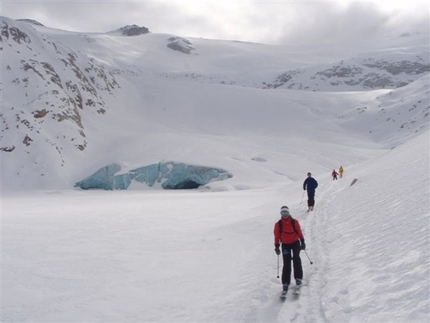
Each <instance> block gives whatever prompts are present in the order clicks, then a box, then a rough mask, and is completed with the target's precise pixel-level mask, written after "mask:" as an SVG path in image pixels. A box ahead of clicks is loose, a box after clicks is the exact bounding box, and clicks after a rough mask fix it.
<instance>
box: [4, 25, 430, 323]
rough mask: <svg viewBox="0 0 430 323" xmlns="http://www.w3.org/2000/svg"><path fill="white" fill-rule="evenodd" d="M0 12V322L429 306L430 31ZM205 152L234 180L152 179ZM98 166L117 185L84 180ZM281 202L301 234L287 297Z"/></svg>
mask: <svg viewBox="0 0 430 323" xmlns="http://www.w3.org/2000/svg"><path fill="white" fill-rule="evenodd" d="M0 28H1V33H0V37H1V38H0V40H1V51H2V55H1V59H2V80H1V82H2V86H1V91H2V111H1V119H2V128H1V133H0V149H1V151H0V154H1V159H0V161H1V169H2V177H1V184H2V185H1V189H2V191H1V200H0V206H1V217H2V218H1V220H2V221H1V223H2V246H1V248H2V250H1V252H2V257H1V259H0V261H1V267H0V270H1V276H2V299H1V303H2V304H1V305H2V309H1V320H2V321H3V322H101V323H102V322H103V323H104V322H139V323H141V322H243V323H250V322H284V323H285V322H291V323H313V322H372V323H373V322H375V323H376V322H378V323H379V322H390V323H391V322H396V323H405V322H408V323H409V322H417V323H422V322H428V319H429V317H430V307H429V294H428V291H429V284H430V281H429V277H430V263H429V259H430V252H429V251H430V250H429V245H430V228H429V216H430V213H429V210H430V205H429V201H430V198H429V177H430V176H429V105H430V102H429V71H428V65H429V64H428V62H429V38H428V36H429V35H428V31H426V33H425V32H424V33H423V32H422V31H417V33H411V34H409V35H399V37H395V38H386V39H380V40H379V41H378V42H374V43H366V44H359V45H357V47H356V48H353V47H348V48H346V47H342V46H338V47H334V48H323V47H321V48H311V49H306V48H295V47H294V46H268V45H263V44H255V43H244V42H234V41H224V40H207V39H195V38H186V37H182V36H178V35H171V34H169V35H167V34H154V33H151V32H149V30H148V32H146V28H143V27H138V26H126V27H124V28H120V29H118V30H115V31H110V32H107V33H100V34H85V33H73V32H67V31H63V30H55V29H51V28H48V27H45V26H43V25H42V24H40V23H38V22H35V21H33V20H24V21H14V20H12V19H9V18H5V17H3V18H1V23H0ZM136 34H138V35H136ZM190 165H197V166H205V167H208V168H204V167H197V168H194V169H197V173H199V176H198V177H196V178H193V179H191V181H189V180H190V178H185V179H184V178H183V175H184V171H183V169H187V168H190V167H189V166H190ZM340 165H343V167H344V169H345V172H344V177H343V178H342V179H339V180H333V179H332V178H331V176H330V174H331V172H332V170H333V169H337V168H338V167H339V166H340ZM191 168H193V167H191ZM178 169H179V170H178ZM202 169H204V170H208V172H207V173H204V174H203V175H205V176H206V177H210V178H213V176H217V174H215V175H214V174H213V172H212V171H213V170H214V169H218V170H220V171H221V175H224V176H223V179H224V180H222V181H210V180H209V183H206V184H204V185H202V186H200V187H199V189H194V190H172V189H168V190H162V189H161V188H163V184H164V186H166V184H168V187H167V188H172V185H173V184H172V183H171V182H169V181H164V182H163V183H159V184H160V185H154V186H150V185H145V184H144V182H145V181H146V183H148V179H149V181H150V182H151V183H155V182H156V181H157V180H158V179H159V176H160V174H162V175H163V176H164V175H166V177H165V178H164V179H166V178H167V179H168V180H169V179H171V178H174V177H180V178H181V181H182V183H184V184H186V185H183V186H181V188H184V187H185V186H186V187H187V188H194V187H196V186H197V184H200V182H198V180H199V179H200V178H201V177H203V176H202V173H201V170H202ZM99 170H100V172H101V173H103V174H104V175H106V174H107V175H109V176H108V178H107V181H105V182H104V183H103V184H109V185H108V186H107V190H103V191H102V190H86V191H84V190H82V189H81V188H77V187H74V185H75V183H77V182H80V181H83V182H84V184H85V185H86V184H87V181H86V180H85V179H86V178H87V177H88V176H89V175H91V174H94V173H97V172H98V171H99ZM103 170H106V171H104V172H103ZM160 170H161V171H160ZM224 171H225V172H224ZM308 171H311V172H312V173H313V176H314V177H315V178H316V179H317V180H318V183H319V186H318V189H317V193H316V205H315V210H314V211H312V212H306V210H307V204H306V198H305V193H304V191H303V188H302V183H303V180H304V178H305V176H306V173H307V172H308ZM218 174H220V173H218ZM169 176H171V177H169ZM137 177H141V178H140V179H142V178H143V179H144V180H145V181H144V180H142V181H134V182H133V180H134V179H135V178H137ZM101 179H102V181H103V180H104V179H106V178H104V177H101ZM353 180H356V181H355V184H354V185H351V183H352V182H353ZM90 182H91V181H90ZM114 185H116V186H114ZM126 185H129V186H128V187H129V191H123V190H113V191H110V190H109V189H111V188H113V187H115V188H117V187H123V186H126ZM148 188H149V189H148ZM24 189H26V190H24ZM285 204H286V205H288V206H289V208H290V210H291V213H292V215H293V216H294V218H296V219H298V220H299V222H300V225H301V228H302V231H303V233H304V236H305V238H306V245H307V247H306V254H305V253H304V252H301V259H302V264H303V271H304V277H303V278H304V283H303V287H302V291H301V295H300V297H299V298H297V297H293V295H288V297H287V300H286V301H285V302H284V303H282V302H280V301H279V294H280V291H281V281H280V279H278V278H276V277H277V274H279V270H280V267H279V264H280V263H279V260H280V258H277V256H276V254H275V252H274V250H273V249H274V246H273V226H274V224H275V222H276V221H278V219H279V216H280V215H279V209H280V207H281V206H282V205H285ZM311 260H312V262H311ZM280 261H281V264H280V265H281V268H282V259H281V260H280ZM293 285H294V282H293Z"/></svg>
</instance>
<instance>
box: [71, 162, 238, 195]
mask: <svg viewBox="0 0 430 323" xmlns="http://www.w3.org/2000/svg"><path fill="white" fill-rule="evenodd" d="M121 170H122V167H121V165H119V164H115V163H114V164H110V165H108V166H105V167H102V168H100V169H99V170H98V171H96V172H95V173H94V174H92V175H91V176H88V177H87V178H85V179H83V180H82V181H80V182H77V183H76V184H75V186H76V187H80V188H82V189H85V190H87V189H103V190H126V189H127V188H128V187H129V186H130V185H131V184H132V182H133V181H135V182H139V183H143V184H146V185H148V186H149V187H152V186H154V184H156V183H161V186H162V188H164V189H192V188H198V187H199V186H202V185H206V184H207V183H209V182H211V181H222V180H225V179H228V178H231V177H233V175H232V174H231V173H229V172H227V171H225V170H223V169H220V168H214V167H206V166H196V165H188V164H184V163H176V162H164V163H158V164H153V165H149V166H144V167H140V168H136V169H133V170H130V171H128V172H126V173H120V174H118V175H115V174H117V173H119V172H121Z"/></svg>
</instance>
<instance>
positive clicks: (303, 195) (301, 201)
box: [300, 190, 305, 204]
mask: <svg viewBox="0 0 430 323" xmlns="http://www.w3.org/2000/svg"><path fill="white" fill-rule="evenodd" d="M304 197H305V191H304V190H303V194H302V199H301V200H300V204H302V203H303V198H304Z"/></svg>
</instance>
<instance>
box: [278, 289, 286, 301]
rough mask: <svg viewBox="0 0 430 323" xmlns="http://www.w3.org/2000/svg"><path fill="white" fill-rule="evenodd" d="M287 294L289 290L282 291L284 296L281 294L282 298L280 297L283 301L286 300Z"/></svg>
mask: <svg viewBox="0 0 430 323" xmlns="http://www.w3.org/2000/svg"><path fill="white" fill-rule="evenodd" d="M287 293H288V291H287V290H284V291H282V294H281V296H279V297H280V298H281V299H282V300H285V299H286V298H287Z"/></svg>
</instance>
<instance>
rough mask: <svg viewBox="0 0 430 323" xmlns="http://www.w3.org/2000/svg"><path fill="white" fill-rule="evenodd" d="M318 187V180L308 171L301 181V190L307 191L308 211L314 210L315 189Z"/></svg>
mask: <svg viewBox="0 0 430 323" xmlns="http://www.w3.org/2000/svg"><path fill="white" fill-rule="evenodd" d="M317 187H318V182H317V181H316V179H315V178H313V177H312V174H311V173H308V177H307V178H306V179H305V181H304V182H303V190H305V191H307V192H308V212H309V211H313V210H314V206H315V190H316V188H317Z"/></svg>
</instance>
